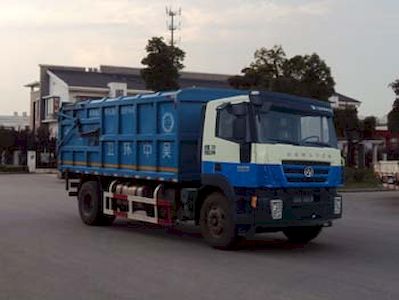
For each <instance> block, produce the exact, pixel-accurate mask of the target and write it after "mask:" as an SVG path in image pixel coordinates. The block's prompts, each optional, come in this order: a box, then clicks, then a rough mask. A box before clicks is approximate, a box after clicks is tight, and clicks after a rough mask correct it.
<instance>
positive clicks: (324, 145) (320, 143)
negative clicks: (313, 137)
mask: <svg viewBox="0 0 399 300" xmlns="http://www.w3.org/2000/svg"><path fill="white" fill-rule="evenodd" d="M304 144H313V145H317V146H322V147H329V148H331V145H330V144H329V143H323V142H305V143H304Z"/></svg>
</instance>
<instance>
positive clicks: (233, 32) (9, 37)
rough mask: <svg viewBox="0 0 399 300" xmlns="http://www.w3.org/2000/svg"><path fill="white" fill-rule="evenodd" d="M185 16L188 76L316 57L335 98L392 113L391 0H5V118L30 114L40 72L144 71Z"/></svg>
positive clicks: (398, 42) (398, 25)
mask: <svg viewBox="0 0 399 300" xmlns="http://www.w3.org/2000/svg"><path fill="white" fill-rule="evenodd" d="M167 4H173V5H174V6H175V7H179V6H181V7H182V10H183V15H182V18H181V19H182V20H181V21H182V29H181V31H180V32H179V33H178V35H179V37H180V38H181V42H180V44H179V46H180V47H181V48H183V49H184V50H185V51H186V52H187V58H186V60H185V65H186V70H187V71H199V72H212V73H226V74H237V73H239V71H240V70H241V69H242V68H243V67H245V66H246V65H248V64H249V62H250V61H251V59H252V56H253V52H254V51H255V50H256V49H257V48H260V47H262V46H265V47H272V46H273V45H274V44H281V45H282V46H283V48H284V49H285V51H286V52H287V54H288V55H289V56H291V55H296V54H306V53H312V52H317V53H318V54H319V55H320V56H321V57H322V58H323V59H325V60H326V62H327V64H328V65H329V66H331V68H332V73H333V75H334V77H335V80H336V82H337V86H336V90H337V91H338V92H341V93H343V94H345V95H348V96H351V97H354V98H356V99H359V100H361V101H363V104H362V106H361V109H360V113H361V114H362V115H370V114H373V115H377V116H382V115H384V114H386V113H387V112H388V111H389V109H390V107H391V104H392V102H393V99H394V95H393V94H392V92H391V90H390V89H388V87H387V85H388V83H389V82H391V81H393V80H394V79H396V78H399V59H398V58H399V54H398V53H399V1H395V0H379V1H378V0H362V1H359V0H319V1H316V0H180V1H178V0H171V1H165V0H159V1H156V0H145V1H144V0H130V1H129V0H95V1H94V0H57V1H54V0H18V1H15V0H0V5H1V9H0V41H1V48H0V66H1V73H0V95H1V97H2V98H1V100H0V114H10V113H12V112H13V111H19V112H22V111H29V90H28V89H26V88H24V87H23V85H24V84H26V83H29V82H32V81H35V80H38V77H39V68H38V65H39V64H61V65H77V66H86V67H95V66H98V65H100V64H110V65H122V66H132V67H140V66H141V65H140V60H141V58H142V57H143V56H144V54H145V53H144V47H145V44H146V41H147V40H148V38H150V37H152V36H156V35H157V36H159V35H162V36H167V34H168V32H167V30H166V15H165V5H167Z"/></svg>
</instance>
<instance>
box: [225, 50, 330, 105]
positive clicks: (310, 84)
mask: <svg viewBox="0 0 399 300" xmlns="http://www.w3.org/2000/svg"><path fill="white" fill-rule="evenodd" d="M241 72H242V74H243V75H237V76H233V77H231V78H229V83H230V85H231V86H233V87H234V88H238V89H249V88H256V89H265V90H269V91H275V92H283V93H289V94H294V95H298V96H304V97H312V98H318V99H321V100H326V101H327V100H328V98H329V97H330V96H331V95H332V94H333V93H334V86H335V82H334V79H333V77H332V76H331V69H330V68H329V67H328V66H327V64H326V63H325V61H323V60H322V59H321V58H320V57H319V56H318V55H317V54H316V53H313V54H311V55H303V56H302V55H296V56H294V57H292V58H287V56H286V54H285V52H284V50H283V48H282V47H281V46H274V47H273V48H272V49H267V48H261V49H259V50H256V52H255V55H254V61H253V62H252V63H251V64H250V66H249V67H247V68H244V69H243V70H242V71H241Z"/></svg>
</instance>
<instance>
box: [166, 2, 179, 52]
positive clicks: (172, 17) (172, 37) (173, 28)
mask: <svg viewBox="0 0 399 300" xmlns="http://www.w3.org/2000/svg"><path fill="white" fill-rule="evenodd" d="M166 15H167V16H168V17H169V18H170V22H168V24H167V25H168V30H169V31H170V45H171V46H172V47H174V46H175V31H176V30H178V29H180V26H181V24H180V22H179V23H178V24H177V22H176V18H177V17H180V16H181V8H179V9H178V10H173V9H172V7H166Z"/></svg>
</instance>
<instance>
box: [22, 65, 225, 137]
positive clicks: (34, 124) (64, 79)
mask: <svg viewBox="0 0 399 300" xmlns="http://www.w3.org/2000/svg"><path fill="white" fill-rule="evenodd" d="M140 70H141V69H139V68H127V67H115V66H100V67H99V68H89V69H87V68H81V67H68V66H54V65H40V79H39V81H34V82H32V83H29V84H27V85H25V87H28V88H30V103H31V119H30V125H31V128H32V129H33V130H36V129H37V128H38V127H39V126H41V125H45V126H48V128H49V131H50V134H51V136H56V134H57V117H56V114H57V112H58V111H59V108H60V106H61V104H62V103H65V102H72V103H74V102H77V101H82V100H87V99H99V98H104V97H119V96H130V95H136V94H139V93H148V92H150V91H148V90H146V87H145V83H144V82H143V80H142V78H141V75H140ZM229 77H230V75H220V74H206V73H193V72H182V73H181V77H180V86H181V87H183V88H185V87H194V86H195V87H214V88H229V87H230V86H229V84H228V78H229Z"/></svg>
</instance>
